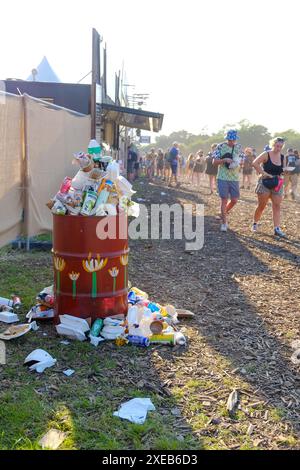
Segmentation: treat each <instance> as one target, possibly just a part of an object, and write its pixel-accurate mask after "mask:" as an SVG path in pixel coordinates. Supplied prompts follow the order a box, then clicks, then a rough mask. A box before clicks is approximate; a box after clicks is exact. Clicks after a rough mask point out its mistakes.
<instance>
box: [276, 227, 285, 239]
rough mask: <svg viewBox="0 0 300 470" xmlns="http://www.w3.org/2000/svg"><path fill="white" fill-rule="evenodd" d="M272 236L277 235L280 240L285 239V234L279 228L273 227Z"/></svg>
mask: <svg viewBox="0 0 300 470" xmlns="http://www.w3.org/2000/svg"><path fill="white" fill-rule="evenodd" d="M274 235H277V237H280V238H286V234H285V233H284V232H283V231H282V230H281V228H280V227H275V229H274Z"/></svg>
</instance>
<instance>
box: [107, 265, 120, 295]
mask: <svg viewBox="0 0 300 470" xmlns="http://www.w3.org/2000/svg"><path fill="white" fill-rule="evenodd" d="M108 272H109V274H110V275H111V277H112V278H113V280H114V282H113V292H115V291H116V283H117V277H118V275H119V272H120V271H119V269H118V268H117V267H114V268H112V269H109V270H108Z"/></svg>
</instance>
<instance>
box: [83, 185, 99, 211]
mask: <svg viewBox="0 0 300 470" xmlns="http://www.w3.org/2000/svg"><path fill="white" fill-rule="evenodd" d="M97 197H98V196H97V193H96V192H95V191H88V192H87V193H86V196H85V199H84V203H83V206H82V209H81V214H82V215H90V214H91V212H92V210H93V208H94V207H95V205H96V202H97Z"/></svg>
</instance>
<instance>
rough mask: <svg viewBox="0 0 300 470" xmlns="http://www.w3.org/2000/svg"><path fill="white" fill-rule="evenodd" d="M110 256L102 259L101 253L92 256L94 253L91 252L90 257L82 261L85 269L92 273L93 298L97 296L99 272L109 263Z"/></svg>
mask: <svg viewBox="0 0 300 470" xmlns="http://www.w3.org/2000/svg"><path fill="white" fill-rule="evenodd" d="M107 262H108V258H103V259H101V257H100V255H97V259H96V258H92V253H89V256H88V259H86V260H83V261H82V266H83V269H84V270H85V271H86V272H87V273H91V274H92V298H93V299H95V298H96V297H97V272H98V271H101V270H102V269H103V268H105V266H106V265H107Z"/></svg>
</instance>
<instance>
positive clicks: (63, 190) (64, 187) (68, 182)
mask: <svg viewBox="0 0 300 470" xmlns="http://www.w3.org/2000/svg"><path fill="white" fill-rule="evenodd" d="M71 183H72V178H70V177H69V176H66V177H65V179H64V180H63V182H62V184H61V187H60V190H59V192H60V193H62V194H67V193H68V192H69V190H70V188H71Z"/></svg>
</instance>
